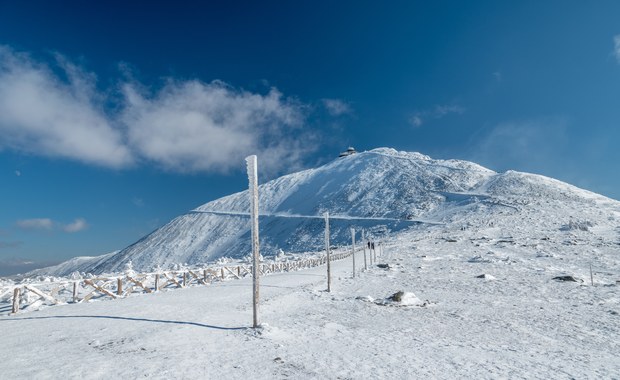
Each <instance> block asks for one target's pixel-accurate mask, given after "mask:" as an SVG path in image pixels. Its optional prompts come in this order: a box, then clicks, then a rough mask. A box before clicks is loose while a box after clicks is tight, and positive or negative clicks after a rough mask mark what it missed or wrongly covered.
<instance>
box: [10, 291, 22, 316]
mask: <svg viewBox="0 0 620 380" xmlns="http://www.w3.org/2000/svg"><path fill="white" fill-rule="evenodd" d="M19 292H20V291H19V288H15V290H13V309H12V311H11V312H12V313H13V314H16V313H17V312H18V311H19Z"/></svg>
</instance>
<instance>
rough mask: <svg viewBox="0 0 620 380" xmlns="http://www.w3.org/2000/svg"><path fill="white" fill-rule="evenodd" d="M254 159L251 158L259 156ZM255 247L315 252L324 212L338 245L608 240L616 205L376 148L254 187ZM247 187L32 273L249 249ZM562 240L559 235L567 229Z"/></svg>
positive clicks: (103, 268) (204, 257) (187, 259)
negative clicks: (437, 236)
mask: <svg viewBox="0 0 620 380" xmlns="http://www.w3.org/2000/svg"><path fill="white" fill-rule="evenodd" d="M259 165H260V162H259ZM259 192H260V213H261V215H262V216H261V249H262V253H263V255H272V254H275V253H276V252H277V250H278V249H282V250H284V251H286V252H303V251H312V250H318V249H320V247H321V246H322V232H323V221H322V218H321V215H322V214H323V212H325V211H329V212H330V215H332V216H333V217H334V219H333V220H332V222H331V230H332V243H333V244H336V245H341V244H347V243H348V241H349V239H350V236H349V228H350V227H356V229H358V230H359V229H361V228H366V229H368V230H370V231H371V233H374V235H376V236H377V235H379V236H384V235H387V234H388V233H389V234H394V233H398V232H399V231H403V230H406V229H409V228H422V229H430V228H431V227H432V225H433V223H441V224H448V225H451V226H452V227H453V228H457V229H459V230H461V229H467V228H472V227H476V228H478V227H481V228H490V229H493V231H495V232H498V231H499V232H498V233H501V234H505V235H510V234H511V233H513V232H516V231H522V232H523V233H524V234H526V235H527V234H534V235H538V234H542V235H545V234H548V233H549V232H554V233H556V232H562V233H565V232H568V233H570V232H572V231H574V230H575V229H577V231H580V232H583V231H581V230H579V228H578V226H579V225H580V224H583V223H585V225H584V226H585V228H586V229H588V232H589V233H594V232H593V231H599V232H598V233H599V234H602V235H601V236H603V235H605V236H606V237H607V238H609V239H612V240H613V239H614V234H616V238H617V231H616V232H614V231H615V230H614V229H615V228H616V226H617V224H618V222H617V221H618V220H620V206H619V205H620V203H618V202H617V201H614V200H611V199H608V198H605V197H602V196H599V195H596V194H593V193H591V192H587V191H585V190H581V189H578V188H576V187H574V186H571V185H568V184H565V183H562V182H560V181H556V180H553V179H550V178H547V177H543V176H538V175H533V174H527V173H519V172H514V171H509V172H506V173H495V172H493V171H491V170H488V169H486V168H483V167H481V166H479V165H477V164H475V163H471V162H466V161H459V160H433V159H431V158H430V157H428V156H425V155H422V154H419V153H407V152H397V151H395V150H393V149H388V148H380V149H375V150H372V151H369V152H363V153H360V154H356V155H352V156H348V157H344V158H339V159H336V160H334V161H333V162H331V163H329V164H327V165H324V166H322V167H319V168H316V169H310V170H305V171H302V172H299V173H294V174H290V175H286V176H283V177H281V178H278V179H276V180H273V181H270V182H268V183H265V184H263V185H261V186H260V191H259ZM248 210H249V201H248V196H247V191H245V192H241V193H237V194H233V195H230V196H227V197H224V198H221V199H218V200H215V201H212V202H209V203H207V204H205V205H203V206H200V207H198V208H197V209H195V210H193V211H191V212H189V213H187V214H185V215H182V216H179V217H177V218H175V219H174V220H172V221H171V222H170V223H168V224H166V225H165V226H163V227H161V228H160V229H158V230H156V231H154V232H153V233H151V234H150V235H148V236H146V237H144V238H143V239H141V240H140V241H138V242H136V243H135V244H133V245H131V246H129V247H127V248H125V249H123V250H121V251H119V252H117V253H115V254H111V255H106V256H105V257H99V258H94V259H92V260H91V261H84V260H80V265H79V267H78V266H72V265H69V264H67V263H64V264H61V266H58V267H53V268H49V269H46V270H41V271H39V272H38V273H48V274H53V275H68V274H69V273H71V272H73V271H75V270H79V271H81V272H92V273H104V272H114V271H120V270H122V269H123V268H124V267H125V266H126V264H127V263H128V262H129V261H131V262H132V264H133V267H134V269H135V270H137V271H149V270H152V269H153V268H155V267H157V266H160V267H162V268H168V267H171V266H173V265H175V264H182V263H187V264H200V263H206V262H208V261H213V260H215V259H217V258H219V257H233V258H242V257H244V256H246V255H247V254H248V253H249V252H250V247H249V233H250V232H249V231H250V230H249V228H250V227H249V219H248V217H247V215H246V213H247V212H248ZM567 236H568V235H567Z"/></svg>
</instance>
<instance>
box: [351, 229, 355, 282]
mask: <svg viewBox="0 0 620 380" xmlns="http://www.w3.org/2000/svg"><path fill="white" fill-rule="evenodd" d="M351 246H352V248H353V255H352V256H353V278H355V228H351Z"/></svg>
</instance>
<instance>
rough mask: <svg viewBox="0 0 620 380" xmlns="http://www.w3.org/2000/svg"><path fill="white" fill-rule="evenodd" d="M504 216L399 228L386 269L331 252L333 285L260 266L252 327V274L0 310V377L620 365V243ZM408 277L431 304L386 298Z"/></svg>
mask: <svg viewBox="0 0 620 380" xmlns="http://www.w3.org/2000/svg"><path fill="white" fill-rule="evenodd" d="M499 219H500V218H496V220H499ZM499 224H500V226H497V225H496V226H494V227H493V226H490V227H488V228H483V229H476V228H468V229H465V230H461V229H460V228H455V227H457V225H456V224H454V225H451V224H448V225H442V226H432V227H430V228H428V229H423V228H419V229H413V230H408V231H404V232H403V233H400V234H398V236H391V237H390V238H389V240H387V241H385V243H386V247H385V250H384V255H383V256H380V257H379V262H380V263H385V264H389V266H390V268H389V269H382V268H379V267H376V266H373V267H371V268H369V270H368V271H362V270H359V271H358V273H357V276H356V277H355V278H352V276H351V260H350V259H346V260H342V261H337V262H334V263H333V265H332V271H333V273H334V279H333V282H332V289H333V290H332V292H331V293H327V292H325V288H326V281H325V267H317V268H313V269H309V270H304V271H299V272H291V273H283V274H276V275H270V276H266V277H263V278H261V284H262V286H261V293H260V294H261V307H260V320H261V322H262V323H263V325H262V327H261V328H259V329H257V330H253V329H251V328H249V326H251V323H252V302H251V298H252V296H251V294H252V283H251V279H250V278H249V277H248V278H245V279H241V280H233V281H226V282H216V283H213V284H211V285H209V286H196V287H191V288H185V289H178V290H172V291H164V292H159V293H156V294H148V295H143V296H135V297H133V296H132V297H127V298H124V299H118V300H107V301H100V302H97V301H95V302H91V303H86V304H68V305H62V306H54V307H49V308H47V309H44V310H41V311H37V312H31V313H20V314H17V315H14V316H7V315H0V336H1V337H2V343H3V344H2V345H1V346H0V357H2V358H3V359H1V360H0V374H1V375H0V377H2V378H7V379H22V378H24V379H29V378H37V379H67V378H85V377H88V378H102V379H103V378H132V379H134V378H156V379H187V378H204V379H284V378H291V379H419V378H432V379H455V378H465V379H498V378H500V379H501V378H509V379H618V378H620V361H618V352H619V351H620V339H618V337H620V320H619V315H620V298H619V297H618V289H619V288H618V285H617V284H616V282H615V281H616V280H620V258H619V255H618V250H619V247H618V246H615V245H614V244H612V242H610V241H607V240H603V241H601V242H600V244H599V243H597V239H593V240H590V241H591V242H592V245H589V244H588V245H579V244H565V241H564V240H562V239H558V238H561V237H563V236H566V237H568V236H570V235H571V234H573V233H575V234H576V235H575V236H576V237H580V238H584V239H588V237H589V236H590V235H593V236H595V235H594V233H591V232H588V231H581V230H579V232H576V231H573V232H570V231H557V232H553V233H552V235H551V236H549V235H547V231H538V236H521V235H520V234H519V233H518V232H517V233H515V234H512V231H510V230H503V229H504V227H503V226H502V224H501V223H499ZM531 232H532V233H534V232H536V231H535V230H534V229H532V230H531ZM505 233H510V234H511V235H504V234H505ZM597 244H598V245H599V246H596V245H597ZM357 262H358V269H359V263H361V262H363V257H362V255H361V254H358V255H357ZM590 264H591V265H592V266H593V278H594V286H592V285H591V284H590V277H589V265H590ZM481 274H486V276H485V277H486V278H478V276H479V275H481ZM559 275H572V276H575V277H576V278H577V279H582V280H585V281H584V282H577V283H575V282H559V281H556V280H553V278H554V277H556V276H559ZM399 290H402V291H405V292H410V293H414V294H415V296H416V297H417V298H418V299H419V300H421V301H422V302H423V303H422V304H419V303H417V302H414V304H413V305H411V306H406V304H403V303H401V304H398V303H396V304H395V303H391V302H384V301H385V298H387V297H388V296H390V295H392V294H393V293H394V292H396V291H399ZM414 300H415V298H414ZM426 301H427V302H426Z"/></svg>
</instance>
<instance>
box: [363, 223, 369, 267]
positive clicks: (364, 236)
mask: <svg viewBox="0 0 620 380" xmlns="http://www.w3.org/2000/svg"><path fill="white" fill-rule="evenodd" d="M362 244H363V245H364V270H368V263H367V261H366V245H367V244H366V232H365V231H364V230H362Z"/></svg>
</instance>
